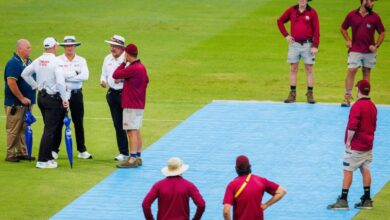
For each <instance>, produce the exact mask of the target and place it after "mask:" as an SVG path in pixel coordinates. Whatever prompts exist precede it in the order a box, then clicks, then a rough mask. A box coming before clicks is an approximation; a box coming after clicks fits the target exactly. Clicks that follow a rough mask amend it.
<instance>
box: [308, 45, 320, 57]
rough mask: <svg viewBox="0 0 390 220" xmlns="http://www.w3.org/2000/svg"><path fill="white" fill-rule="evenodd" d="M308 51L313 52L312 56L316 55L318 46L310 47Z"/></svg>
mask: <svg viewBox="0 0 390 220" xmlns="http://www.w3.org/2000/svg"><path fill="white" fill-rule="evenodd" d="M310 53H311V54H313V55H314V56H315V55H317V53H318V48H316V47H312V48H311V49H310Z"/></svg>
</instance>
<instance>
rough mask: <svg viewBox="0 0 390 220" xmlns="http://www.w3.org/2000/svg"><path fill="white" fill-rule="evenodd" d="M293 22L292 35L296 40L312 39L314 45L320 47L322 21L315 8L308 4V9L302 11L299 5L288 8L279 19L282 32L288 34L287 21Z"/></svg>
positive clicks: (284, 34)
mask: <svg viewBox="0 0 390 220" xmlns="http://www.w3.org/2000/svg"><path fill="white" fill-rule="evenodd" d="M289 21H290V22H291V31H290V32H291V36H292V37H293V38H294V40H295V41H298V42H299V41H306V40H309V39H311V40H312V41H313V47H318V46H319V44H320V22H319V19H318V15H317V12H316V10H314V8H312V7H310V6H309V5H307V7H306V10H305V11H303V12H302V13H301V12H300V11H299V6H298V5H295V6H292V7H290V8H289V9H287V11H285V12H284V13H283V14H282V16H280V17H279V19H278V20H277V23H278V27H279V30H280V33H282V34H283V36H285V37H286V36H287V35H288V32H287V30H286V27H285V26H284V24H285V23H287V22H289Z"/></svg>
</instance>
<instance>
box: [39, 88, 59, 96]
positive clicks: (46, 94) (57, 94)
mask: <svg viewBox="0 0 390 220" xmlns="http://www.w3.org/2000/svg"><path fill="white" fill-rule="evenodd" d="M38 94H39V95H41V96H42V97H45V96H48V97H50V98H61V96H60V93H58V92H57V93H56V94H49V93H47V91H46V89H42V90H40V91H39V92H38Z"/></svg>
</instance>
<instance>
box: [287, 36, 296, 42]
mask: <svg viewBox="0 0 390 220" xmlns="http://www.w3.org/2000/svg"><path fill="white" fill-rule="evenodd" d="M286 40H287V42H288V43H289V44H290V43H292V42H293V41H294V38H293V37H291V35H287V37H286Z"/></svg>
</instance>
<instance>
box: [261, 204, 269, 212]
mask: <svg viewBox="0 0 390 220" xmlns="http://www.w3.org/2000/svg"><path fill="white" fill-rule="evenodd" d="M267 208H268V205H267V204H265V203H263V204H261V209H263V211H265V210H266V209H267Z"/></svg>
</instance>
